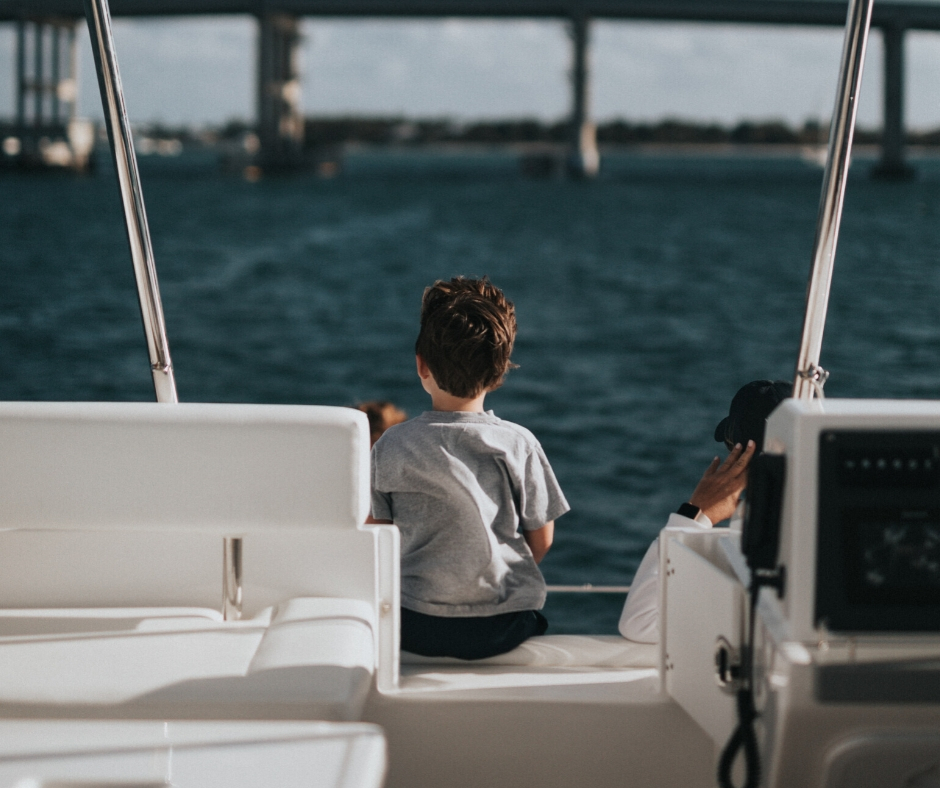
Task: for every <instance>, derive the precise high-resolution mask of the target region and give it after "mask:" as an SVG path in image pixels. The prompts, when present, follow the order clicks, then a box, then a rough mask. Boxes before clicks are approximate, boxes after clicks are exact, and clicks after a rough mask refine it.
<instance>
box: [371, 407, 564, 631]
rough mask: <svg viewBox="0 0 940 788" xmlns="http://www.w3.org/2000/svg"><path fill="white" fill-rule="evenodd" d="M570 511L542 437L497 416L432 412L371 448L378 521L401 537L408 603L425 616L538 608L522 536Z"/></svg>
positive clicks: (541, 594)
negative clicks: (392, 527) (388, 522)
mask: <svg viewBox="0 0 940 788" xmlns="http://www.w3.org/2000/svg"><path fill="white" fill-rule="evenodd" d="M569 508H570V507H569V506H568V502H567V501H566V500H565V496H564V495H563V494H562V492H561V488H560V487H559V486H558V482H557V480H556V479H555V474H554V473H553V472H552V469H551V466H550V465H549V464H548V460H547V459H546V457H545V452H543V451H542V447H541V446H540V445H539V442H538V441H537V440H536V439H535V436H534V435H532V433H531V432H529V431H528V430H527V429H525V428H524V427H520V426H519V425H518V424H513V423H511V422H508V421H503V420H502V419H499V418H497V417H496V416H494V415H493V412H492V411H488V412H486V413H463V412H459V413H451V412H444V411H427V412H426V413H424V414H422V415H421V416H419V417H417V418H415V419H411V420H410V421H406V422H404V423H403V424H397V425H395V426H394V427H391V428H390V429H389V430H388V431H387V432H386V433H385V434H384V435H383V436H382V437H381V438H380V439H379V440H378V442H377V443H376V444H375V446H374V447H373V449H372V516H373V517H374V518H376V519H378V520H391V521H393V522H394V523H395V524H396V525H397V526H398V528H399V530H400V531H401V540H402V544H401V603H402V606H403V607H406V608H408V609H410V610H415V611H417V612H419V613H427V614H429V615H433V616H492V615H496V614H498V613H509V612H513V611H517V610H538V609H539V608H541V607H542V605H544V604H545V580H544V579H543V578H542V573H541V572H540V571H539V568H538V566H537V565H536V563H535V559H533V558H532V552H531V551H530V550H529V547H528V545H527V544H526V542H525V539H524V538H523V536H522V530H527V531H531V530H536V529H538V528H541V527H543V526H544V525H545V524H546V523H547V522H549V521H550V520H554V519H556V518H557V517H560V516H561V515H563V514H564V513H565V512H567V511H568V510H569Z"/></svg>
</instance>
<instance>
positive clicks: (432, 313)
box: [415, 276, 516, 398]
mask: <svg viewBox="0 0 940 788" xmlns="http://www.w3.org/2000/svg"><path fill="white" fill-rule="evenodd" d="M515 340H516V309H515V307H514V306H513V304H512V301H509V300H507V298H506V296H504V295H503V291H502V290H500V289H499V288H498V287H496V285H494V284H493V283H492V282H490V280H489V279H487V278H486V277H483V278H482V279H467V278H464V277H462V276H458V277H455V278H454V279H451V280H450V281H449V282H445V281H444V280H438V281H437V282H435V283H434V284H433V285H431V287H429V288H427V289H426V290H425V291H424V298H423V299H422V302H421V331H420V332H419V333H418V340H417V342H415V352H416V353H417V354H418V355H420V356H421V357H422V358H423V359H424V361H425V363H426V364H427V365H428V369H430V370H431V374H432V375H433V376H434V380H435V382H436V383H437V385H438V386H439V387H440V388H441V389H442V390H443V391H446V392H447V393H448V394H451V395H453V396H455V397H461V398H471V397H476V396H477V395H478V394H480V393H482V392H483V391H491V390H492V389H495V388H498V387H499V386H500V385H501V384H502V382H503V378H504V377H505V376H506V373H507V372H508V371H509V370H510V369H512V368H513V367H515V366H516V365H515V364H513V363H512V362H511V361H510V360H509V358H510V356H511V355H512V346H513V343H514V342H515Z"/></svg>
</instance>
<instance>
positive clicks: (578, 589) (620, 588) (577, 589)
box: [546, 583, 630, 594]
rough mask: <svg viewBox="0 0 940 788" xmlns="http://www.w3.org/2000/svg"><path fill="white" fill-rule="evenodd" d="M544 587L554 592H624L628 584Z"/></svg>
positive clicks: (628, 588) (627, 589) (626, 590)
mask: <svg viewBox="0 0 940 788" xmlns="http://www.w3.org/2000/svg"><path fill="white" fill-rule="evenodd" d="M546 589H547V590H548V591H549V592H551V593H556V594H557V593H561V594H626V593H627V592H628V591H629V590H630V586H595V585H592V584H591V583H584V584H582V585H579V586H546Z"/></svg>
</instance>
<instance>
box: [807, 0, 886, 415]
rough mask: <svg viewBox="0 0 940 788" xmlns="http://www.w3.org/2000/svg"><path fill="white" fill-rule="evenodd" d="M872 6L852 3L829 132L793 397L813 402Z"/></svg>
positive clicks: (861, 0) (821, 374) (820, 379)
mask: <svg viewBox="0 0 940 788" xmlns="http://www.w3.org/2000/svg"><path fill="white" fill-rule="evenodd" d="M872 6H873V0H850V2H849V8H848V15H847V16H846V20H845V43H844V44H843V47H842V66H841V69H840V72H839V86H838V89H837V91H836V102H835V109H834V110H833V114H832V124H831V125H830V127H829V151H828V154H827V156H826V172H825V175H824V176H823V186H822V194H821V196H820V199H819V218H818V220H817V224H816V240H815V242H814V244H813V266H812V270H811V272H810V279H809V287H808V288H807V291H806V314H805V316H804V318H803V335H802V338H801V340H800V355H799V358H798V360H797V363H796V376H795V380H794V382H793V396H794V397H799V398H801V399H812V398H813V394H814V392H819V393H821V392H822V384H823V383H825V380H826V377H827V374H828V373H826V372H825V370H823V369H822V368H821V367H820V366H819V355H820V352H821V350H822V338H823V331H824V330H825V328H826V311H827V309H828V307H829V289H830V287H831V285H832V269H833V265H834V263H835V256H836V242H837V241H838V240H839V223H840V221H841V219H842V204H843V201H844V198H845V182H846V178H847V177H848V173H849V164H850V161H851V157H852V136H853V134H854V133H855V116H856V114H857V111H858V94H859V89H860V88H861V85H862V68H863V66H864V65H865V49H866V47H867V45H868V31H869V29H870V27H871V12H872Z"/></svg>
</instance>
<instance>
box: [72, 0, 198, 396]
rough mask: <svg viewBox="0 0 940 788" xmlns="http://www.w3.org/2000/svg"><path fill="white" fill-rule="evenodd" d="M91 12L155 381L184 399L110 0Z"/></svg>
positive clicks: (88, 3) (164, 392) (95, 1)
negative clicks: (176, 372)
mask: <svg viewBox="0 0 940 788" xmlns="http://www.w3.org/2000/svg"><path fill="white" fill-rule="evenodd" d="M85 17H86V19H87V20H88V30H89V32H90V33H91V49H92V52H93V53H94V56H95V67H96V69H97V71H98V86H99V88H100V90H101V104H102V106H103V107H104V119H105V125H106V126H107V128H108V138H109V139H110V141H111V152H112V154H113V156H114V167H115V170H116V171H117V178H118V188H119V189H120V192H121V206H122V208H123V209H124V222H125V225H126V227H127V240H128V243H129V244H130V248H131V260H132V262H133V264H134V277H135V278H136V280H137V296H138V299H139V300H140V315H141V318H142V319H143V322H144V334H145V335H146V337H147V350H148V351H149V353H150V371H151V374H152V375H153V387H154V390H155V391H156V395H157V402H178V401H179V400H178V399H177V396H176V381H175V379H174V377H173V362H172V361H171V360H170V345H169V342H168V341H167V337H166V323H165V321H164V319H163V304H162V303H161V301H160V286H159V284H158V283H157V268H156V265H155V264H154V260H153V247H152V245H151V243H150V228H149V227H148V226H147V211H146V209H145V208H144V195H143V192H142V191H141V189H140V178H139V176H138V174H137V157H136V156H135V154H134V140H133V137H132V136H131V128H130V123H128V120H127V109H126V107H125V106H124V90H123V88H122V86H121V74H120V72H119V71H118V64H117V55H116V54H115V51H114V37H113V35H112V34H111V12H110V10H109V8H108V0H85Z"/></svg>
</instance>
